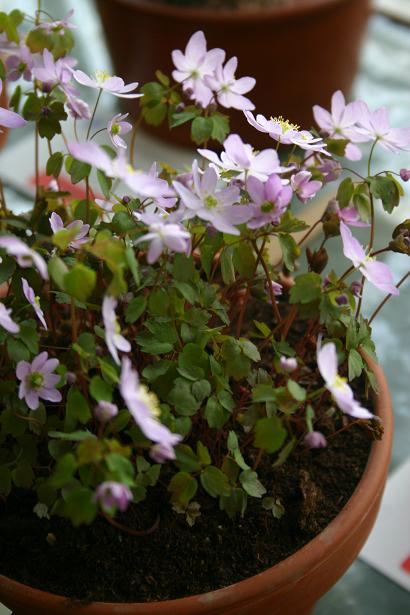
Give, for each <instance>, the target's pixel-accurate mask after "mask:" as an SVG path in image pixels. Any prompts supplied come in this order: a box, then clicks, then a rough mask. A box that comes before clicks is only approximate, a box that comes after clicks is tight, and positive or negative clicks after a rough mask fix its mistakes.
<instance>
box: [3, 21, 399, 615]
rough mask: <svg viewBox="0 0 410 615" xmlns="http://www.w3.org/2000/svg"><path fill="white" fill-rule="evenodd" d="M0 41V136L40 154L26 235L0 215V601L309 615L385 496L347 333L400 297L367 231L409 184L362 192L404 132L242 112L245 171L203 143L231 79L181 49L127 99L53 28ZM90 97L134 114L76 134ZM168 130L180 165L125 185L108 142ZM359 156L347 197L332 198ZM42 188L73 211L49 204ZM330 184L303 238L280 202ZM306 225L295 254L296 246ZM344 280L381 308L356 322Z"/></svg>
mask: <svg viewBox="0 0 410 615" xmlns="http://www.w3.org/2000/svg"><path fill="white" fill-rule="evenodd" d="M1 19H2V21H1V23H2V24H4V29H5V32H6V35H5V36H6V37H8V38H10V36H15V34H14V32H15V31H17V32H19V29H20V26H21V25H22V23H23V21H24V20H26V21H28V23H29V24H31V29H29V30H28V31H27V30H22V31H23V32H24V33H22V34H19V35H18V36H19V39H18V40H19V46H18V49H16V48H15V47H13V53H14V54H16V53H21V50H22V49H24V54H25V57H26V59H27V62H26V69H27V70H25V71H22V77H23V78H25V79H26V81H27V82H26V83H24V84H23V87H22V88H21V89H20V90H16V93H15V94H14V95H13V98H12V100H11V104H12V106H13V110H10V109H2V110H1V113H0V118H1V119H2V122H5V121H6V122H8V123H9V125H14V126H15V127H17V126H18V125H22V124H24V123H26V122H27V121H31V122H34V124H35V131H34V133H35V139H36V142H37V141H38V140H39V139H40V138H42V139H47V141H48V144H49V158H48V160H47V165H46V166H47V169H46V170H47V173H48V175H49V176H50V184H49V185H48V186H47V187H46V188H44V187H41V186H40V185H37V191H36V196H35V200H34V203H33V209H32V211H31V212H30V214H29V215H24V216H17V215H14V214H13V213H12V212H10V210H9V209H8V208H7V203H6V202H5V199H4V196H3V195H2V198H1V205H2V208H1V212H2V215H1V224H2V227H1V234H0V250H1V257H2V260H1V263H0V283H1V284H2V286H1V290H2V300H1V302H0V325H1V331H0V335H1V339H0V342H1V344H2V354H1V357H2V358H1V364H0V370H1V376H2V378H1V382H0V391H1V394H2V405H1V412H0V428H1V430H0V496H1V499H0V574H1V575H2V576H0V601H1V602H3V603H4V604H6V605H7V606H9V607H10V608H12V609H13V611H14V613H15V614H16V615H25V614H26V613H30V615H40V614H43V613H47V614H50V615H53V614H60V613H68V612H70V611H71V612H73V609H74V611H75V613H78V614H79V615H91V614H94V613H95V614H97V613H98V614H101V613H116V612H121V613H130V614H131V613H139V614H141V615H142V614H148V613H162V614H163V615H165V614H170V613H178V614H186V615H188V614H189V615H193V614H200V613H202V614H204V613H214V614H219V615H222V614H228V613H229V614H232V615H233V614H238V613H241V614H244V615H245V614H250V613H252V612H255V611H257V612H258V613H261V614H263V613H272V612H273V613H281V614H283V613H289V614H291V615H297V614H298V615H303V614H307V613H309V612H310V611H311V609H312V608H313V606H314V603H315V602H316V600H317V599H318V598H319V597H320V596H321V595H322V594H323V593H324V592H325V591H327V590H328V589H329V588H330V587H331V586H332V584H333V583H334V582H335V581H336V580H337V579H338V578H339V577H340V576H341V575H342V574H343V573H344V571H345V570H346V569H347V568H348V566H349V565H350V563H351V562H352V561H353V559H354V558H355V557H356V555H357V553H358V552H359V550H360V548H361V546H362V544H363V543H364V541H365V539H366V537H367V535H368V533H369V532H370V529H371V527H372V525H373V523H374V520H375V517H376V514H377V510H378V506H379V503H380V498H381V495H382V491H383V487H384V482H385V479H386V473H387V468H388V464H389V458H390V449H391V440H392V412H391V405H390V400H389V394H388V389H387V386H386V383H385V380H384V377H383V374H382V372H381V369H380V368H379V367H378V366H377V365H376V363H375V349H374V345H373V342H372V339H371V325H372V321H373V318H374V317H375V316H376V315H377V313H378V312H379V310H380V309H381V308H382V307H383V305H384V304H385V302H386V301H387V299H389V298H390V297H391V296H393V295H397V294H399V288H400V286H401V285H402V284H403V283H404V281H405V280H406V279H407V277H408V274H407V275H405V276H403V278H402V279H401V280H399V281H395V280H393V276H392V273H391V271H390V269H389V267H388V266H387V265H386V264H384V263H383V262H382V261H381V260H380V257H379V255H381V254H384V253H387V252H391V251H393V252H399V253H401V254H408V253H409V243H410V242H409V221H408V220H405V221H404V222H403V223H402V224H400V225H398V226H397V228H396V229H395V230H394V232H393V236H392V239H391V242H390V243H389V245H388V246H378V245H377V243H376V239H377V237H376V217H375V212H376V208H383V209H384V210H386V211H387V212H391V211H392V210H393V209H394V208H396V207H397V206H398V205H399V202H400V198H401V196H402V194H403V186H402V182H406V181H408V179H410V170H408V169H402V170H401V171H400V172H399V173H396V172H395V171H392V170H391V171H390V170H389V171H382V172H380V171H376V170H375V169H373V166H372V156H373V152H374V151H375V149H376V148H379V147H384V148H387V149H388V150H389V151H391V152H395V151H399V150H401V149H407V148H409V147H410V133H409V130H408V129H395V128H391V127H390V125H389V123H388V117H387V111H386V109H379V110H377V111H374V112H373V111H371V110H369V108H368V107H367V106H366V104H365V103H364V102H362V101H356V102H354V103H349V104H347V105H346V103H345V101H344V97H343V95H342V93H341V92H336V93H335V94H334V96H333V98H332V108H331V111H330V112H329V111H327V110H326V109H324V108H322V107H319V106H316V107H315V109H314V114H315V118H316V121H317V123H318V126H319V129H320V131H321V136H319V134H318V133H317V134H313V133H309V132H307V131H304V130H300V129H298V128H296V127H295V126H292V125H290V124H289V123H288V122H286V121H285V120H281V121H278V120H273V119H270V120H268V119H266V118H264V117H263V116H262V115H260V114H257V115H256V116H254V115H253V113H252V112H251V111H249V110H245V115H246V118H247V121H248V122H249V123H250V124H251V125H252V126H253V127H254V128H255V129H256V130H258V131H259V132H262V133H265V134H266V143H267V147H266V148H264V149H263V150H262V151H260V152H256V151H254V150H253V148H252V146H251V145H248V144H246V143H243V141H242V139H241V137H240V136H239V135H237V134H229V135H228V132H229V118H228V117H227V116H226V115H225V114H224V113H223V110H224V109H225V108H229V107H230V106H232V103H235V104H236V105H237V106H238V105H239V104H240V103H241V102H242V103H243V104H244V105H245V106H246V107H247V106H248V103H247V100H248V99H247V98H246V96H244V92H243V89H244V87H243V85H244V82H243V81H241V82H239V81H237V80H235V78H234V77H233V76H231V79H230V81H229V85H228V86H224V85H223V84H222V86H221V82H220V80H221V77H223V76H224V75H226V71H227V70H229V67H231V68H232V63H231V64H230V60H229V59H228V60H227V63H226V64H224V62H225V56H224V53H223V52H222V50H221V49H210V50H209V49H208V48H207V47H206V40H205V37H204V34H203V33H202V32H200V31H199V32H196V33H194V34H193V35H192V37H191V38H190V40H189V41H188V44H187V46H186V49H185V51H181V50H180V51H176V52H175V53H174V54H173V58H174V62H175V63H176V69H175V72H174V77H175V82H172V81H171V79H170V78H169V77H167V76H166V75H164V74H163V73H161V72H158V73H157V77H158V81H157V82H151V83H149V84H146V85H145V86H143V87H142V88H141V91H137V90H138V84H137V83H130V84H125V83H124V81H123V80H122V79H121V78H120V77H116V76H109V75H107V74H106V73H104V72H102V71H99V72H97V73H96V75H94V76H89V75H87V74H85V73H84V72H83V71H81V70H79V69H77V67H76V62H75V60H74V59H73V58H72V57H71V56H69V55H68V53H69V52H70V50H71V47H72V44H73V39H72V32H71V28H72V24H71V21H70V19H71V13H70V14H69V15H67V16H66V17H65V18H64V19H62V20H54V19H53V18H52V17H50V16H48V15H46V16H45V18H44V19H43V13H42V12H41V11H38V12H37V13H36V15H35V16H33V17H30V16H25V15H24V14H23V13H21V12H19V11H13V12H12V13H11V14H5V13H2V14H1ZM13 25H14V26H15V27H14V28H13ZM10 33H11V34H10ZM19 50H20V51H19ZM186 66H188V67H189V70H188V71H185V70H184V67H186ZM227 67H228V68H227ZM185 72H187V74H185ZM6 76H7V70H6ZM245 84H246V88H247V87H248V86H249V85H250V81H247V82H245ZM241 85H242V87H241ZM80 86H82V87H85V88H89V89H91V90H95V103H94V107H93V109H92V110H91V109H90V108H89V107H88V105H87V103H86V102H85V101H84V100H82V98H80V96H81V93H80V91H79V88H80ZM238 88H239V89H238ZM240 90H242V92H241V91H240ZM107 95H113V96H117V97H126V98H130V99H133V98H134V99H135V98H137V97H142V103H143V104H142V109H143V113H142V115H141V116H140V118H139V119H138V120H137V122H136V123H135V125H134V126H133V127H132V126H131V125H130V124H129V123H128V122H127V118H126V117H123V116H122V115H121V114H117V115H115V116H114V117H113V118H112V119H111V120H110V121H109V122H108V123H107V126H106V128H104V129H103V130H95V129H93V126H94V120H95V117H96V113H97V111H98V104H99V101H100V99H101V96H107ZM184 96H185V98H189V102H190V104H187V105H181V103H180V102H178V103H177V104H176V102H177V100H178V99H182V98H183V97H184ZM206 97H208V98H209V101H208V104H206V105H205V103H204V100H205V99H206ZM198 102H201V104H200V105H198V104H196V103H198ZM68 114H70V115H71V116H73V118H74V119H73V121H74V124H75V129H74V131H73V137H72V138H70V137H69V133H68V132H67V128H66V120H67V119H68ZM167 115H170V117H171V122H172V123H173V124H174V125H176V126H178V125H179V124H182V123H189V124H190V125H191V134H192V137H193V140H194V142H195V143H197V144H199V145H200V146H201V148H200V149H199V151H198V154H199V155H200V156H201V161H200V162H197V161H196V160H194V161H193V164H192V169H190V170H188V171H186V170H185V171H184V172H180V171H178V170H176V169H174V168H173V167H172V166H170V165H169V164H166V163H163V164H162V167H161V169H159V168H157V167H156V166H155V165H154V166H153V167H152V168H151V170H150V172H149V173H145V172H143V171H139V170H136V169H134V168H133V166H132V164H131V163H132V159H133V151H134V148H133V147H130V149H129V152H127V143H126V141H125V139H124V136H125V135H126V134H127V133H130V135H129V136H131V135H132V136H131V142H132V144H133V145H134V144H135V140H136V138H137V135H138V128H139V126H140V124H141V122H142V121H143V120H146V121H153V120H155V121H157V120H158V117H161V116H162V118H163V119H165V117H167ZM11 120H13V122H11ZM60 134H61V135H62V136H63V143H64V149H61V148H57V147H56V146H55V142H56V140H55V138H54V137H55V136H56V135H60ZM212 139H214V140H216V141H219V142H220V143H221V144H222V145H223V148H224V151H223V152H222V154H221V155H220V156H218V155H217V154H216V153H215V152H214V151H213V150H210V149H208V147H207V145H208V141H210V140H212ZM366 142H367V143H369V148H368V149H370V152H369V156H368V172H367V174H366V176H362V175H361V174H360V173H358V172H357V171H354V172H353V173H352V172H351V171H348V172H345V174H344V178H343V179H342V178H341V177H340V175H341V173H342V161H343V159H344V158H347V159H348V160H350V161H354V160H357V159H359V158H360V156H361V152H362V150H361V149H360V147H359V145H358V144H359V143H366ZM272 145H273V147H272ZM363 147H364V146H363ZM278 149H279V154H278V151H277V150H278ZM35 151H38V147H36V148H35ZM199 155H198V159H199ZM130 162H131V163H130ZM351 164H352V162H349V168H350V165H351ZM63 168H64V170H65V171H63ZM63 172H66V173H68V175H69V176H70V178H71V181H72V182H73V183H74V184H75V183H79V182H82V183H83V184H84V189H85V193H84V198H82V199H72V198H71V197H70V193H69V192H67V191H62V190H61V189H60V186H59V182H60V179H61V178H62V173H63ZM36 175H37V177H38V176H39V169H38V168H37V173H36ZM335 181H338V184H336V185H337V187H335V189H334V199H332V200H331V201H330V203H329V207H328V209H327V211H326V213H325V214H324V215H323V216H322V217H321V219H320V220H318V221H317V222H316V223H315V224H313V225H312V226H311V227H310V228H307V225H306V224H305V223H304V222H302V221H301V220H299V219H298V218H297V217H296V216H295V215H294V214H293V213H292V209H293V205H294V204H295V202H296V201H297V200H299V201H301V202H302V203H304V204H306V206H309V205H308V202H309V201H310V200H312V199H313V198H314V197H315V195H316V194H317V193H318V192H319V191H320V190H322V188H323V186H324V185H325V184H327V185H329V184H330V185H331V183H332V182H335ZM65 184H66V182H65ZM97 190H100V191H101V192H102V194H103V198H98V197H96V191H97ZM0 194H2V192H1V191H0ZM318 226H320V228H321V229H322V232H323V240H322V243H321V246H320V248H318V249H317V250H315V251H312V250H310V249H309V248H306V250H304V248H305V241H306V240H307V239H308V237H309V236H310V234H311V233H312V231H313V230H314V228H315V227H318ZM355 226H362V227H364V228H365V230H366V229H367V233H368V240H367V248H364V247H363V246H362V244H361V243H360V242H359V241H358V239H357V238H355V236H354V235H353V233H352V228H354V227H355ZM298 231H299V232H300V231H303V232H304V235H303V237H302V239H301V240H299V242H298V243H297V242H296V241H295V239H294V233H296V232H298ZM272 237H276V238H278V239H279V241H280V245H281V249H282V261H281V263H279V264H278V265H276V266H273V265H272V264H270V263H269V260H268V256H267V246H268V242H269V240H270V239H271V238H272ZM329 241H333V242H339V244H340V248H341V251H343V253H344V255H345V256H346V257H347V259H348V260H349V261H350V262H349V264H348V266H346V268H345V271H342V270H340V271H335V270H333V269H332V268H331V267H332V266H331V264H329V265H328V264H327V260H328V254H327V244H328V242H329ZM302 250H303V251H304V253H302ZM305 257H306V259H305ZM354 274H359V276H360V277H359V279H354V277H355V275H354ZM352 278H353V280H352ZM367 284H373V285H375V286H376V287H377V288H379V289H380V290H381V291H382V292H383V293H384V295H385V297H384V299H383V301H382V302H381V304H380V306H379V307H378V308H377V309H376V310H375V312H374V313H373V314H372V315H365V314H363V313H362V296H363V292H365V289H366V285H367ZM349 382H351V383H352V384H351V385H350V384H349Z"/></svg>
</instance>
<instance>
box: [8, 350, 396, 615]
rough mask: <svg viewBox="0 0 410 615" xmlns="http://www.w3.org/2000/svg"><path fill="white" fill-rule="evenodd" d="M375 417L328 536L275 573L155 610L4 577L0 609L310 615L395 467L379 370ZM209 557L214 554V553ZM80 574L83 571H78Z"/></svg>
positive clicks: (30, 614)
mask: <svg viewBox="0 0 410 615" xmlns="http://www.w3.org/2000/svg"><path fill="white" fill-rule="evenodd" d="M369 363H370V364H371V366H372V367H373V369H374V370H375V373H376V378H377V382H378V386H379V393H378V395H377V397H376V399H375V403H376V413H377V414H378V416H379V417H380V419H381V421H382V424H383V426H384V435H383V438H382V440H381V441H378V442H375V443H374V444H373V445H372V450H371V453H370V457H369V461H368V464H367V467H366V470H365V472H364V474H363V477H362V479H361V481H360V482H359V484H358V486H357V488H356V490H355V492H354V493H353V495H352V497H351V498H350V500H349V501H348V503H347V504H346V506H345V507H344V508H343V509H342V511H341V512H340V513H339V514H338V515H337V516H336V517H335V519H333V521H332V522H331V523H330V524H329V525H328V526H327V527H326V529H325V530H323V532H321V533H320V534H318V536H316V538H314V539H313V540H311V541H310V542H309V543H308V544H306V545H305V546H304V547H303V548H302V549H300V550H299V551H297V552H296V553H294V554H293V555H291V556H290V557H288V558H286V559H285V560H283V561H282V562H280V563H279V564H276V566H273V567H272V568H269V569H268V570H265V572H262V573H260V574H258V575H255V576H254V577H251V578H249V579H246V580H244V581H240V582H239V583H236V584H235V585H230V586H228V587H224V588H223V589H219V590H216V591H213V592H209V593H206V594H201V595H197V596H190V597H188V598H182V599H178V600H170V601H163V602H153V603H134V604H109V603H90V604H83V603H81V602H78V603H73V602H72V601H70V600H69V599H68V598H64V597H62V596H56V595H53V594H49V593H46V592H43V591H40V590H38V589H33V588H31V587H27V586H25V585H22V584H21V583H17V582H16V581H12V580H10V579H8V578H6V577H4V576H0V602H4V604H5V605H6V606H8V607H9V608H10V609H12V610H13V612H14V615H46V614H47V615H72V614H73V613H75V615H114V614H115V615H255V614H257V615H308V613H310V612H311V610H312V609H313V607H314V605H315V603H316V601H317V600H318V599H319V598H320V597H321V596H323V594H325V593H326V592H327V591H328V590H329V589H330V588H331V587H332V585H334V583H336V581H337V580H338V579H339V578H340V577H341V576H342V575H343V574H344V573H345V572H346V570H347V569H348V568H349V566H350V564H351V563H352V562H353V560H354V559H355V558H356V557H357V555H358V553H359V552H360V550H361V548H362V546H363V544H364V543H365V541H366V538H367V537H368V535H369V533H370V530H371V529H372V526H373V524H374V521H375V519H376V516H377V512H378V509H379V505H380V500H381V497H382V493H383V489H384V484H385V481H386V476H387V470H388V466H389V462H390V454H391V446H392V438H393V413H392V407H391V400H390V394H389V390H388V387H387V383H386V380H385V377H384V375H383V372H382V370H381V368H380V367H378V366H375V365H374V364H373V363H371V362H369ZM211 557H212V554H211ZM79 574H80V572H79Z"/></svg>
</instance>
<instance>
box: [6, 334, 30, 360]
mask: <svg viewBox="0 0 410 615" xmlns="http://www.w3.org/2000/svg"><path fill="white" fill-rule="evenodd" d="M7 353H8V355H9V357H10V359H11V360H12V361H14V362H15V363H18V362H19V361H29V360H30V352H29V350H28V348H27V346H26V345H25V344H23V342H20V341H19V340H16V339H13V338H12V337H9V338H8V340H7Z"/></svg>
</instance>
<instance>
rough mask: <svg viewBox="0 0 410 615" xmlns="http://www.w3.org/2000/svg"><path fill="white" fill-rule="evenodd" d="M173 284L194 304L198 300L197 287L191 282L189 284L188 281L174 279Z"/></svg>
mask: <svg viewBox="0 0 410 615" xmlns="http://www.w3.org/2000/svg"><path fill="white" fill-rule="evenodd" d="M173 286H174V287H175V288H177V289H178V290H179V292H180V293H181V295H182V296H183V297H184V299H186V300H187V301H188V302H189V303H191V304H192V305H194V304H195V303H196V302H197V301H198V292H197V290H196V288H194V287H193V286H192V285H191V284H188V282H179V281H178V280H174V282H173Z"/></svg>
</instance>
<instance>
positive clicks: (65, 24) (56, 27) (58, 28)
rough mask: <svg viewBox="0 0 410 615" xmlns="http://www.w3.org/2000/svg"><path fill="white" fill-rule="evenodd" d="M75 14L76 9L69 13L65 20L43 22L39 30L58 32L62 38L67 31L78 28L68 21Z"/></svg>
mask: <svg viewBox="0 0 410 615" xmlns="http://www.w3.org/2000/svg"><path fill="white" fill-rule="evenodd" d="M73 14H74V9H71V10H70V11H68V13H67V15H66V16H65V17H63V19H58V20H56V21H43V22H41V23H40V24H39V25H38V26H37V28H38V29H42V30H46V31H47V32H58V34H60V35H61V36H63V35H64V34H65V30H66V29H67V30H74V29H75V28H77V26H76V25H74V24H73V23H70V22H69V21H68V20H69V19H70V17H72V16H73Z"/></svg>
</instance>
